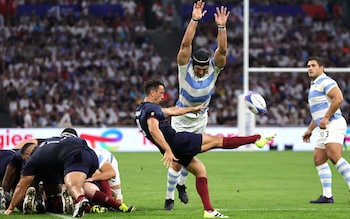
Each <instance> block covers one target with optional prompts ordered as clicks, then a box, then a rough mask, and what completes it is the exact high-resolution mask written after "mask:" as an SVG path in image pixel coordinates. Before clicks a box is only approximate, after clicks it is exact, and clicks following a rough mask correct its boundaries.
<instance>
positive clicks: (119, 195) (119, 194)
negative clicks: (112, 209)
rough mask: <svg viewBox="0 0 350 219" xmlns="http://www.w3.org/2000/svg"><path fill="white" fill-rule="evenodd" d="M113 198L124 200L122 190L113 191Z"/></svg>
mask: <svg viewBox="0 0 350 219" xmlns="http://www.w3.org/2000/svg"><path fill="white" fill-rule="evenodd" d="M112 192H113V194H112V196H113V197H114V198H115V199H116V200H123V194H122V190H121V189H112Z"/></svg>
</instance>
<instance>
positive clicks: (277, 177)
mask: <svg viewBox="0 0 350 219" xmlns="http://www.w3.org/2000/svg"><path fill="white" fill-rule="evenodd" d="M312 156H313V155H312V152H292V151H285V152H278V151H274V152H232V151H230V152H228V151H226V152H208V153H204V154H200V155H199V158H200V159H201V160H202V161H203V163H204V164H205V165H206V168H207V172H208V182H209V191H210V197H211V201H212V204H213V206H214V207H215V208H217V209H218V210H220V212H221V213H223V214H225V215H228V216H230V218H239V219H255V218H259V219H265V218H266V219H271V218H273V219H274V218H281V219H282V218H283V219H286V218H291V219H297V218H300V219H313V218H314V219H322V218H327V219H328V218H337V219H342V218H349V207H350V203H349V201H350V194H349V192H348V188H347V186H346V183H345V182H344V180H343V178H342V177H341V176H340V174H339V173H338V172H337V171H336V170H335V169H334V167H333V165H330V166H331V167H332V170H333V195H334V198H335V203H334V204H309V203H308V202H309V201H310V200H311V199H316V198H317V197H318V196H319V195H320V194H321V193H322V190H321V185H320V182H319V179H318V176H317V172H316V170H315V167H314V165H313V158H312ZM116 157H117V159H118V161H119V169H120V173H121V179H122V187H123V193H124V199H125V202H126V203H127V204H133V205H135V206H136V207H137V210H136V212H133V213H131V214H127V213H120V212H109V213H104V214H85V215H84V218H120V219H124V218H133V219H134V218H135V219H154V218H159V219H160V218H164V219H165V218H166V219H175V218H176V219H177V218H186V219H187V218H203V208H202V204H201V201H200V198H199V196H198V194H197V193H196V190H195V178H194V177H193V175H190V176H189V178H188V180H187V188H188V193H189V198H190V201H189V203H188V204H187V205H184V204H183V203H180V201H179V199H178V197H177V192H176V200H175V209H174V210H173V211H164V210H162V208H163V204H164V197H165V190H166V169H165V168H164V166H163V165H162V164H161V162H160V159H161V155H160V153H154V152H149V153H147V152H146V153H127V152H123V153H116ZM344 157H345V158H346V159H348V160H350V159H349V157H350V156H349V153H348V152H345V153H344ZM4 217H5V216H4V215H0V218H4ZM69 217H70V215H65V216H64V218H69ZM8 218H14V219H15V218H40V219H45V218H59V216H53V215H47V214H45V215H35V214H34V215H25V216H24V215H21V214H20V213H19V212H17V213H15V214H13V215H12V216H10V217H8Z"/></svg>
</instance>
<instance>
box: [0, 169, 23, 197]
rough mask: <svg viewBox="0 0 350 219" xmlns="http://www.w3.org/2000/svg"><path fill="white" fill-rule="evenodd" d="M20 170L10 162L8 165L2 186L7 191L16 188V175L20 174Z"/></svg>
mask: <svg viewBox="0 0 350 219" xmlns="http://www.w3.org/2000/svg"><path fill="white" fill-rule="evenodd" d="M19 172H20V170H18V168H16V167H15V166H13V165H11V164H8V165H7V166H6V171H5V174H4V177H3V179H2V185H1V186H2V187H3V188H4V191H5V192H10V191H11V189H13V188H14V184H15V181H16V178H17V177H16V176H17V175H19Z"/></svg>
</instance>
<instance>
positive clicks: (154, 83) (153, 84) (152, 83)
mask: <svg viewBox="0 0 350 219" xmlns="http://www.w3.org/2000/svg"><path fill="white" fill-rule="evenodd" d="M159 86H163V87H165V86H164V83H163V82H162V81H161V80H159V79H155V80H148V81H146V82H145V84H144V88H143V89H144V92H145V94H146V95H149V94H150V93H151V90H157V89H158V87H159Z"/></svg>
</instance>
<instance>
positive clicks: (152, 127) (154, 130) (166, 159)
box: [147, 117, 177, 168]
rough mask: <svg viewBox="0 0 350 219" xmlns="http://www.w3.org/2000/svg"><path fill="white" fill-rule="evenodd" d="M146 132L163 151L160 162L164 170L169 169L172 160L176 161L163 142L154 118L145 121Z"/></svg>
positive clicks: (157, 122) (166, 143)
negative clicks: (147, 131)
mask: <svg viewBox="0 0 350 219" xmlns="http://www.w3.org/2000/svg"><path fill="white" fill-rule="evenodd" d="M147 125H148V130H149V133H150V134H151V136H152V138H153V139H154V140H155V142H157V144H158V145H159V146H160V147H161V148H162V149H163V150H164V155H163V158H162V160H161V161H162V162H163V164H164V166H165V167H166V168H169V167H170V166H171V164H172V162H173V161H174V160H177V159H176V157H175V156H174V154H173V152H172V150H171V148H170V146H169V144H168V142H167V141H166V140H165V138H164V135H163V133H162V132H161V130H160V129H159V121H158V120H157V119H156V118H153V117H151V118H149V119H148V120H147Z"/></svg>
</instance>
